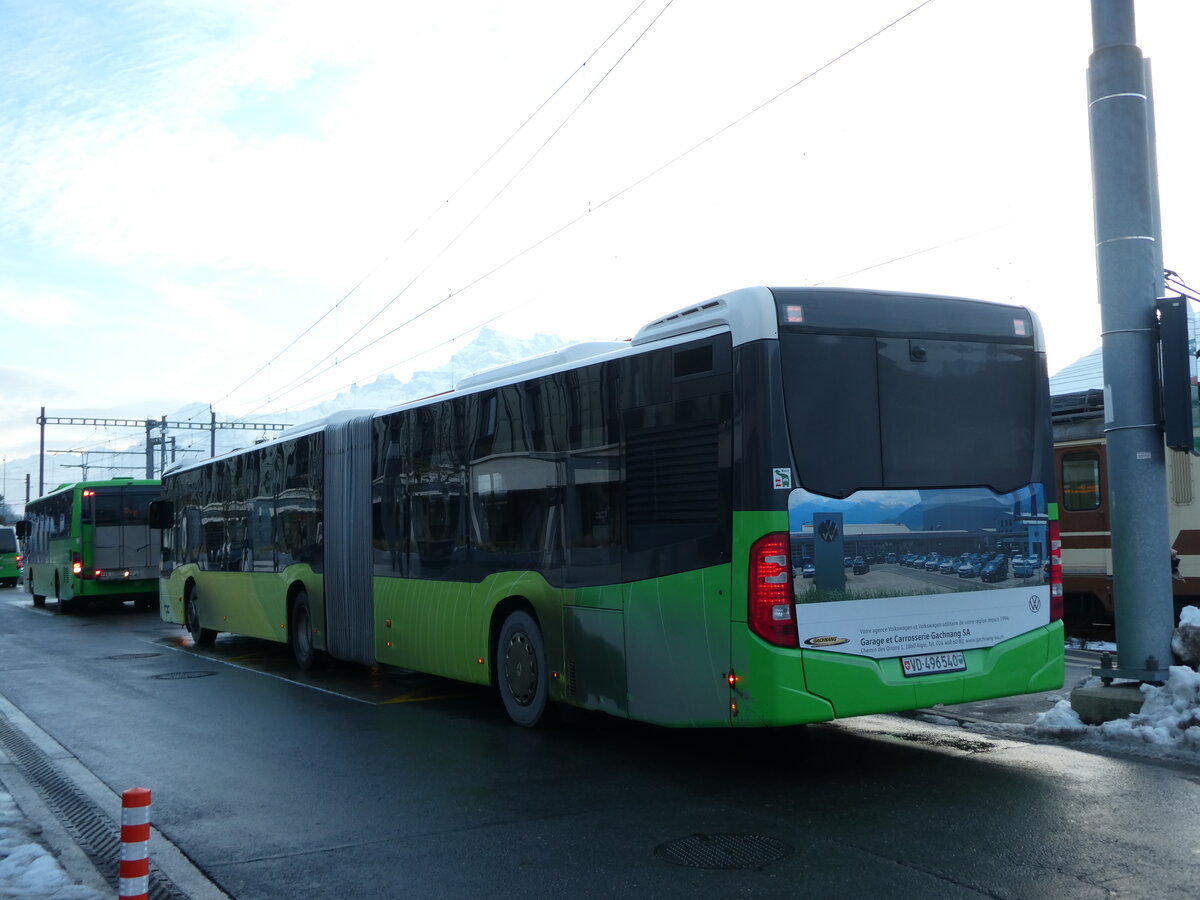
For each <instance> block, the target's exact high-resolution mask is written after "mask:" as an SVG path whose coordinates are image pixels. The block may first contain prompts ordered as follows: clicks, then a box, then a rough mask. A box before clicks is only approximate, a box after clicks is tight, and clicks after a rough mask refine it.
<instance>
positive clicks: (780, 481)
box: [771, 469, 792, 491]
mask: <svg viewBox="0 0 1200 900" xmlns="http://www.w3.org/2000/svg"><path fill="white" fill-rule="evenodd" d="M771 480H772V482H773V483H774V485H775V490H777V491H790V490H791V489H792V470H791V469H772V470H771Z"/></svg>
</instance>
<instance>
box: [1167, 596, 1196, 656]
mask: <svg viewBox="0 0 1200 900" xmlns="http://www.w3.org/2000/svg"><path fill="white" fill-rule="evenodd" d="M1171 652H1172V653H1174V654H1175V655H1176V656H1178V657H1179V659H1180V660H1181V661H1182V662H1183V663H1184V665H1188V666H1191V667H1192V668H1193V669H1194V668H1196V667H1197V666H1200V609H1197V608H1196V607H1194V606H1185V607H1184V608H1183V611H1182V612H1181V613H1180V614H1179V627H1178V628H1176V629H1175V630H1174V631H1173V632H1172V633H1171Z"/></svg>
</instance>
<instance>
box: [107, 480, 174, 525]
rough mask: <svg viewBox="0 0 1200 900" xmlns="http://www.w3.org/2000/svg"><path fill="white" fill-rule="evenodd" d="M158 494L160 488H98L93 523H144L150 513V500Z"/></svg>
mask: <svg viewBox="0 0 1200 900" xmlns="http://www.w3.org/2000/svg"><path fill="white" fill-rule="evenodd" d="M157 496H158V489H157V488H151V489H150V490H138V489H137V488H118V489H116V490H97V491H96V495H95V496H94V497H93V498H92V523H93V524H95V525H137V524H144V523H145V522H146V521H147V520H148V518H149V515H150V501H151V500H153V499H155V498H156V497H157Z"/></svg>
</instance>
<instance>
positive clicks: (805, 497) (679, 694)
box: [154, 287, 1063, 726]
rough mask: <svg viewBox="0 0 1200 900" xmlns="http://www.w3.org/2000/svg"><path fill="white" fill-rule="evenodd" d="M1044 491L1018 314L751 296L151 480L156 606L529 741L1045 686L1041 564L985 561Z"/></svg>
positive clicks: (1042, 393)
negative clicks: (411, 678)
mask: <svg viewBox="0 0 1200 900" xmlns="http://www.w3.org/2000/svg"><path fill="white" fill-rule="evenodd" d="M1052 479H1053V454H1052V452H1051V444H1050V430H1049V407H1048V390H1047V379H1046V368H1045V351H1044V346H1043V344H1042V336H1041V331H1040V327H1039V325H1038V323H1037V320H1036V318H1035V317H1034V316H1033V314H1032V313H1031V312H1030V311H1029V310H1027V309H1025V308H1023V307H1017V306H1009V305H1002V304H993V303H984V302H980V301H974V300H966V299H960V298H947V297H936V296H928V295H917V294H903V293H894V292H883V291H866V290H845V289H842V290H839V289H824V288H764V287H758V288H748V289H744V290H740V291H735V292H732V293H729V294H725V295H722V296H720V297H716V298H713V299H711V300H708V301H705V302H703V303H700V304H697V305H695V306H693V307H689V308H686V309H682V310H679V311H677V312H674V313H672V314H670V315H667V316H664V317H662V318H661V319H657V320H655V321H653V322H651V323H650V324H648V325H646V326H645V327H644V328H642V329H641V330H640V331H639V332H638V333H637V335H636V336H635V337H634V338H633V340H632V341H629V342H621V343H603V344H582V345H575V346H573V347H567V348H564V349H562V350H559V351H556V352H554V353H550V354H546V355H543V356H541V357H538V358H535V359H533V360H526V361H523V362H520V363H515V364H513V365H509V366H504V367H501V368H499V369H495V370H491V371H488V372H483V373H480V374H478V375H474V376H471V377H469V378H467V379H465V380H463V381H461V382H460V383H459V384H458V385H457V386H456V388H455V390H454V391H452V392H450V393H447V394H443V395H439V396H437V397H433V398H429V399H426V400H421V401H416V402H413V403H408V404H404V405H402V406H400V407H397V408H394V409H389V410H384V411H380V412H374V413H348V414H343V415H341V416H337V417H333V418H331V419H328V420H325V421H323V422H320V423H314V424H311V425H308V426H300V427H298V428H297V429H294V430H292V431H290V432H285V433H283V434H282V435H281V436H280V437H279V438H278V439H276V440H274V441H272V442H270V443H266V444H262V445H258V446H256V447H253V448H249V449H246V450H243V451H238V452H235V453H231V454H229V455H226V456H224V457H221V458H218V459H215V460H210V461H206V462H203V463H194V464H186V465H183V466H181V467H178V468H176V469H174V470H172V471H170V472H168V473H167V474H166V476H165V478H164V481H163V492H164V498H165V500H164V503H163V504H162V505H161V507H160V508H159V509H158V510H156V511H155V513H154V515H155V516H156V517H157V518H158V521H157V522H156V524H161V525H164V526H167V528H166V531H165V532H164V536H165V539H166V547H165V550H164V563H163V577H164V579H165V581H164V586H163V592H162V596H161V612H162V617H163V619H164V620H166V621H168V622H175V623H180V624H185V625H186V627H187V629H188V630H189V631H190V632H191V634H192V637H193V639H194V640H195V642H196V643H198V644H205V643H211V642H212V641H213V640H214V639H215V637H216V635H217V633H218V632H226V631H228V632H234V633H237V634H242V635H250V636H255V637H259V638H263V639H265V640H272V641H283V642H287V643H289V644H290V645H291V649H292V652H293V654H294V655H295V658H296V661H297V663H298V664H299V665H300V666H302V667H307V666H309V665H311V664H312V663H313V662H314V660H316V659H318V658H319V657H320V656H321V655H322V654H328V655H330V656H333V657H335V658H338V659H342V660H350V661H357V662H360V663H363V664H366V665H375V664H387V665H395V666H402V667H405V668H409V669H414V670H418V671H422V672H427V673H431V674H435V675H439V676H444V677H449V678H454V679H459V680H462V681H465V682H474V683H480V684H491V685H495V687H496V688H497V689H498V691H499V693H500V696H501V698H502V700H503V703H504V707H505V709H506V710H507V712H508V714H509V716H510V717H511V718H512V719H513V721H515V722H517V723H518V724H521V725H527V726H531V725H535V724H537V723H539V722H540V721H541V720H542V719H543V717H544V714H545V712H546V709H547V704H548V703H551V702H555V703H564V704H570V705H574V706H578V707H584V708H589V709H597V710H603V711H605V712H608V713H611V714H613V715H618V716H625V717H629V718H633V719H638V720H643V721H649V722H655V723H661V724H664V725H676V726H762V725H785V724H794V723H803V722H815V721H822V720H828V719H833V718H836V717H843V716H851V715H858V714H863V713H874V712H885V711H894V710H904V709H913V708H918V707H924V706H929V705H933V704H936V703H960V702H964V701H968V700H977V699H984V698H990V697H998V696H1004V695H1010V694H1019V693H1024V692H1035V691H1043V690H1049V689H1053V688H1056V687H1059V686H1061V684H1062V678H1063V634H1062V622H1061V597H1060V595H1059V589H1058V586H1057V584H1056V583H1055V579H1056V577H1057V569H1056V568H1055V566H1054V565H1050V566H1048V567H1044V566H1042V565H1038V566H1036V567H1028V566H1027V567H1025V568H1022V569H1021V570H1020V571H1019V572H1018V570H1017V569H1016V567H1014V566H1013V565H1012V562H1013V561H1014V560H1015V558H1016V557H1017V556H1018V555H1020V556H1021V558H1022V559H1023V560H1024V559H1026V558H1033V557H1036V558H1038V559H1039V560H1041V559H1047V560H1049V559H1051V558H1052V555H1053V553H1054V552H1055V541H1056V532H1055V528H1056V525H1055V518H1056V515H1057V507H1056V506H1055V504H1053V503H1052V502H1049V500H1050V498H1053V497H1054V485H1053V481H1052ZM918 557H919V558H920V560H921V564H920V567H918V566H917V565H915V561H916V560H917V558H918ZM1000 559H1003V560H1004V565H1003V571H1001V567H1000V562H999V560H1000ZM931 562H932V563H933V565H930V563H931ZM989 566H990V568H989ZM985 573H986V577H985Z"/></svg>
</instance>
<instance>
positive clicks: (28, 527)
mask: <svg viewBox="0 0 1200 900" xmlns="http://www.w3.org/2000/svg"><path fill="white" fill-rule="evenodd" d="M31 531H33V523H31V522H30V521H29V520H28V519H22V520H21V521H20V522H18V523H17V537H18V538H20V539H21V540H25V538H27V537H29V533H30V532H31Z"/></svg>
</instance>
